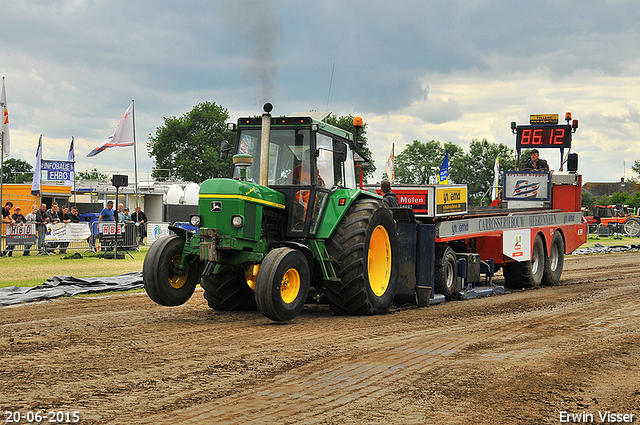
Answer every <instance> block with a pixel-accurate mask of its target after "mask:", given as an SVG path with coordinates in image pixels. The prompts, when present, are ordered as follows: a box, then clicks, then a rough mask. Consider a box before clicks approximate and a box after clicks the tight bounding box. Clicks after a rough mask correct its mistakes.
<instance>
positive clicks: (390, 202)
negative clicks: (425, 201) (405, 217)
mask: <svg viewBox="0 0 640 425" xmlns="http://www.w3.org/2000/svg"><path fill="white" fill-rule="evenodd" d="M380 191H381V192H382V202H383V203H384V204H385V205H386V206H388V207H390V208H397V207H399V206H400V203H399V202H398V195H396V194H395V193H393V192H392V191H391V182H389V180H382V181H381V182H380Z"/></svg>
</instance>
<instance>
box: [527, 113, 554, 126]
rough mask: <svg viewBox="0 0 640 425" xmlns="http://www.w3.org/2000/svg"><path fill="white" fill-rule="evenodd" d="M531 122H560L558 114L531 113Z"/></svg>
mask: <svg viewBox="0 0 640 425" xmlns="http://www.w3.org/2000/svg"><path fill="white" fill-rule="evenodd" d="M529 123H530V124H558V114H535V115H529Z"/></svg>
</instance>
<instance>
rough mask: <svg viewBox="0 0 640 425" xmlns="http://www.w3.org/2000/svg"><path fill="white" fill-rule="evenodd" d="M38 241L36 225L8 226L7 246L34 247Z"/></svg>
mask: <svg viewBox="0 0 640 425" xmlns="http://www.w3.org/2000/svg"><path fill="white" fill-rule="evenodd" d="M37 240H38V238H37V236H36V225H35V224H34V223H20V224H11V225H7V245H23V244H26V245H33V244H35V243H36V241H37Z"/></svg>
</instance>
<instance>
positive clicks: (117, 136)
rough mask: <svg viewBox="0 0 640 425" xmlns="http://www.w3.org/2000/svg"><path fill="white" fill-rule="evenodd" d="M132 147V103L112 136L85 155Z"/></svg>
mask: <svg viewBox="0 0 640 425" xmlns="http://www.w3.org/2000/svg"><path fill="white" fill-rule="evenodd" d="M125 146H133V102H131V105H129V107H128V108H127V110H126V112H125V113H124V115H123V116H122V118H121V119H120V122H119V123H118V125H117V126H116V129H115V130H114V132H113V134H112V135H111V136H109V137H108V138H107V140H105V141H104V142H102V143H101V144H100V146H98V147H97V148H95V149H94V150H92V151H91V152H89V153H88V154H87V156H96V155H97V154H99V153H100V152H102V151H103V150H105V149H110V148H119V147H125Z"/></svg>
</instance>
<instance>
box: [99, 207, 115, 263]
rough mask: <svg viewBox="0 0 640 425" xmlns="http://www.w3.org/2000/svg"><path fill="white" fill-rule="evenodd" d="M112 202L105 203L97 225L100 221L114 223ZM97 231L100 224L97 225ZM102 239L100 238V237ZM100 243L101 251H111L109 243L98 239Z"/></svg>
mask: <svg viewBox="0 0 640 425" xmlns="http://www.w3.org/2000/svg"><path fill="white" fill-rule="evenodd" d="M113 217H114V216H113V201H107V206H106V207H104V208H103V209H102V211H100V217H98V223H100V222H101V221H114V219H113ZM98 229H100V224H98ZM101 238H102V237H101ZM100 243H101V244H102V249H103V250H109V251H110V250H111V244H110V242H109V241H106V242H105V241H103V240H102V239H100Z"/></svg>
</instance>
